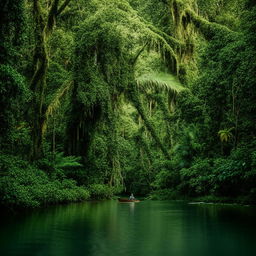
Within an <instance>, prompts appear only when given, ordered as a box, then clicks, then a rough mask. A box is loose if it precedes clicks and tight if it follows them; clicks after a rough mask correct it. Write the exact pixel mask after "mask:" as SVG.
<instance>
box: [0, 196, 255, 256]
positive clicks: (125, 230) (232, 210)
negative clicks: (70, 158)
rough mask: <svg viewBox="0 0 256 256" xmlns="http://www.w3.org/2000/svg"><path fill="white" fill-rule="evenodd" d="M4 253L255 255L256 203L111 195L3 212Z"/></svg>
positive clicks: (0, 245)
mask: <svg viewBox="0 0 256 256" xmlns="http://www.w3.org/2000/svg"><path fill="white" fill-rule="evenodd" d="M0 255H3V256H8V255H17V256H19V255H22V256H23V255H24V256H30V255H33V256H37V255H38V256H39V255H40V256H41V255H47V256H48V255H49V256H51V255H56V256H68V255H74V256H79V255H84V256H101V255H102V256H108V255H115V256H118V255H127V256H144V255H145V256H146V255H147V256H151V255H152V256H162V255H173V256H201V255H205V256H222V255H225V256H229V255H232V256H247V255H248V256H254V255H256V208H255V207H241V206H227V205H226V206H223V205H210V204H188V203H185V202H182V203H180V202H179V203H177V202H168V201H164V202H163V201H144V202H141V203H137V204H135V203H118V202H115V201H107V202H98V203H95V202H90V203H82V204H71V205H65V206H57V207H51V208H48V209H43V210H38V211H34V212H32V213H29V214H28V213H27V214H18V215H10V214H9V215H3V216H1V231H0Z"/></svg>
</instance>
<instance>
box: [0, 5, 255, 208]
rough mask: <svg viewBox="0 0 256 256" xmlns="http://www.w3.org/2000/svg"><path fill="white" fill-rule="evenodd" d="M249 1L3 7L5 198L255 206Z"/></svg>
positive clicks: (8, 202) (0, 160)
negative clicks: (129, 197) (119, 197)
mask: <svg viewBox="0 0 256 256" xmlns="http://www.w3.org/2000/svg"><path fill="white" fill-rule="evenodd" d="M255 29H256V5H255V3H254V1H251V0H227V1H223V0H148V1H146V0H77V1H72V0H52V1H48V0H33V1H29V0H19V1H10V0H3V1H1V4H0V121H1V126H0V153H1V155H0V195H1V204H3V205H5V206H9V207H16V206H18V207H38V206H43V205H47V204H55V203H66V202H71V201H82V200H87V199H97V200H98V199H103V198H111V197H112V196H113V194H117V193H121V192H122V193H125V192H127V193H131V192H133V193H134V194H135V195H143V196H149V197H151V198H160V199H179V198H198V197H200V198H202V197H203V198H205V199H207V200H218V198H225V200H231V201H236V200H238V201H241V202H245V201H246V202H250V203H255V202H256V138H255V136H256V127H255V116H256V104H255V103H256V90H255V84H256V76H255V75H256V48H255V45H256V44H255V42H256V37H255V32H254V31H255Z"/></svg>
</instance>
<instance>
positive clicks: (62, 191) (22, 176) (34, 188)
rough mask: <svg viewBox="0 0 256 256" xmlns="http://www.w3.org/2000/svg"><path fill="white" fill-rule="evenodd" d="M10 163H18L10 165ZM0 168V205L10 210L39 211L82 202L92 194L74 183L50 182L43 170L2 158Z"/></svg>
mask: <svg viewBox="0 0 256 256" xmlns="http://www.w3.org/2000/svg"><path fill="white" fill-rule="evenodd" d="M10 159H14V160H15V161H13V162H11V161H10ZM0 166H1V167H2V168H3V170H4V172H3V173H2V177H0V196H1V199H0V203H1V204H2V205H5V206H10V207H23V208H26V207H39V206H42V205H48V204H56V203H67V202H75V201H82V200H86V199H88V198H89V196H90V195H89V191H88V190H86V189H85V188H82V187H78V186H77V185H76V182H75V181H74V180H70V179H69V180H68V179H62V180H57V179H50V178H49V176H48V175H47V174H46V173H45V172H44V171H42V170H39V169H37V168H36V167H34V166H31V165H29V164H28V163H27V162H25V161H22V160H19V159H18V158H13V157H11V156H2V157H1V158H0Z"/></svg>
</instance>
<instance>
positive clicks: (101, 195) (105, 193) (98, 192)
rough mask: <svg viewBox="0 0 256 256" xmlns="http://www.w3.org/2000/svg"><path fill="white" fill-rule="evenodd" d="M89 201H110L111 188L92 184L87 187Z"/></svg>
mask: <svg viewBox="0 0 256 256" xmlns="http://www.w3.org/2000/svg"><path fill="white" fill-rule="evenodd" d="M88 189H89V192H90V196H91V199H97V200H99V199H110V198H111V197H112V196H113V188H111V187H109V186H108V185H104V184H92V185H90V186H89V187H88Z"/></svg>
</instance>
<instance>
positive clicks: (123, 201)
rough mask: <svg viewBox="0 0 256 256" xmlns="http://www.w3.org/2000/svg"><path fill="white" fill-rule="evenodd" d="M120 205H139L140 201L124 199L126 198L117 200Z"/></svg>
mask: <svg viewBox="0 0 256 256" xmlns="http://www.w3.org/2000/svg"><path fill="white" fill-rule="evenodd" d="M118 201H119V202H120V203H139V202H140V200H137V199H126V198H118Z"/></svg>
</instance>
